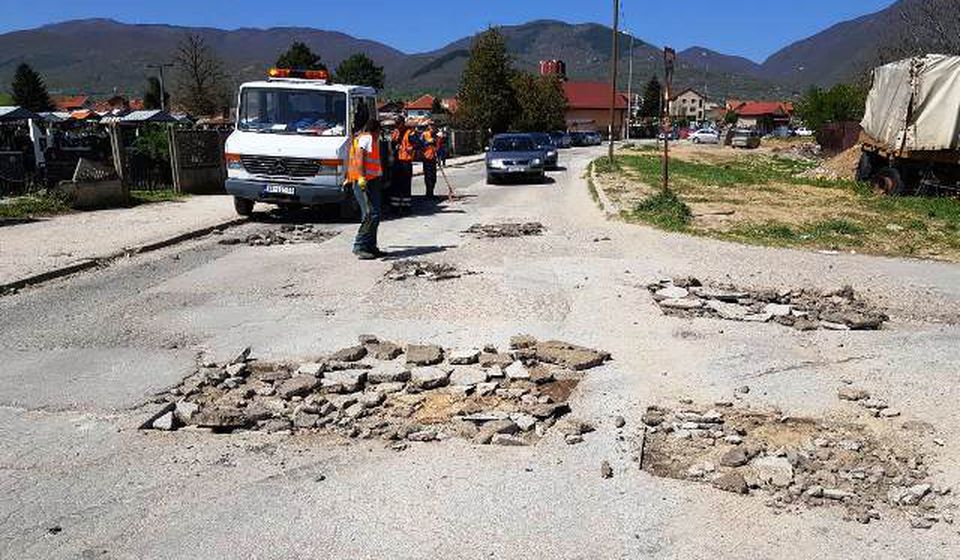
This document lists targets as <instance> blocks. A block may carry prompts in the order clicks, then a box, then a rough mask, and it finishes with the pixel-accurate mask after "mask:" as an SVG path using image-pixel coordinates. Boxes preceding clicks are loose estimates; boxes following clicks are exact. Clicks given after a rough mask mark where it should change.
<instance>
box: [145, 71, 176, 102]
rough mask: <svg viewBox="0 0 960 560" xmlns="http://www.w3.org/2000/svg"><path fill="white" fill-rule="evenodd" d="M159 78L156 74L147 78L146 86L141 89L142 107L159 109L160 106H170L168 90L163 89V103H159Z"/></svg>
mask: <svg viewBox="0 0 960 560" xmlns="http://www.w3.org/2000/svg"><path fill="white" fill-rule="evenodd" d="M160 90H161V87H160V79H159V78H157V77H156V76H150V77H149V78H147V87H146V88H145V89H144V91H143V108H144V109H160V108H161V107H168V108H169V107H170V92H169V91H163V92H162V93H163V103H160V95H161V91H160Z"/></svg>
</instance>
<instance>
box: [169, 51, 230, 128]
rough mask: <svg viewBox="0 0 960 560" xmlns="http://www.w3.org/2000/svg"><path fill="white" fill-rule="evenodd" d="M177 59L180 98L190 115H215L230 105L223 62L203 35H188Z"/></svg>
mask: <svg viewBox="0 0 960 560" xmlns="http://www.w3.org/2000/svg"><path fill="white" fill-rule="evenodd" d="M174 60H175V64H176V69H177V71H178V73H179V84H178V86H179V92H178V99H179V101H180V103H182V104H183V107H184V108H185V109H186V110H187V111H188V112H190V113H191V114H193V115H214V114H216V113H218V112H219V111H220V110H222V109H223V108H224V107H225V106H226V105H227V103H228V101H227V95H228V94H227V84H226V74H225V73H224V71H223V63H222V62H221V60H220V58H219V57H218V56H217V54H216V53H215V52H214V51H213V49H211V48H210V46H209V45H207V43H206V41H205V40H204V38H203V37H202V36H200V35H197V34H188V35H186V36H184V38H183V40H182V41H181V42H180V45H179V46H178V47H177V52H176V55H175V57H174Z"/></svg>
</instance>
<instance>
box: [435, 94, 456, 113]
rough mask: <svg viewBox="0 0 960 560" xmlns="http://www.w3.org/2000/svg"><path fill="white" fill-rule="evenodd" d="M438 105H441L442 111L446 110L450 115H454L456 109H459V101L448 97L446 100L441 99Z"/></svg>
mask: <svg viewBox="0 0 960 560" xmlns="http://www.w3.org/2000/svg"><path fill="white" fill-rule="evenodd" d="M440 104H441V105H443V108H444V109H446V110H447V111H449V112H451V113H456V112H457V109H459V108H460V100H459V99H457V98H456V97H448V98H446V99H442V100H441V101H440Z"/></svg>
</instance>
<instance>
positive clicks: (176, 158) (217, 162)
mask: <svg viewBox="0 0 960 560" xmlns="http://www.w3.org/2000/svg"><path fill="white" fill-rule="evenodd" d="M228 135H229V132H224V131H220V130H190V129H181V128H172V129H170V147H171V159H172V161H173V177H174V188H175V189H176V190H177V191H178V192H182V193H190V194H212V193H222V192H224V181H225V180H226V177H227V170H226V167H225V165H224V160H223V145H224V143H225V142H226V140H227V136H228Z"/></svg>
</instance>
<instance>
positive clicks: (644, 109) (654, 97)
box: [640, 76, 663, 119]
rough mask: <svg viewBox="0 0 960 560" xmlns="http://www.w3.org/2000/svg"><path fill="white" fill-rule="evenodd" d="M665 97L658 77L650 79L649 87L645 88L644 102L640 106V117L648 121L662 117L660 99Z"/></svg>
mask: <svg viewBox="0 0 960 560" xmlns="http://www.w3.org/2000/svg"><path fill="white" fill-rule="evenodd" d="M662 95H663V86H661V85H660V80H658V79H657V77H656V76H654V77H652V78H650V81H649V82H647V85H646V86H645V87H644V88H643V101H642V104H641V105H640V116H641V117H644V118H647V119H655V118H657V117H659V116H660V105H661V100H660V97H661V96H662Z"/></svg>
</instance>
